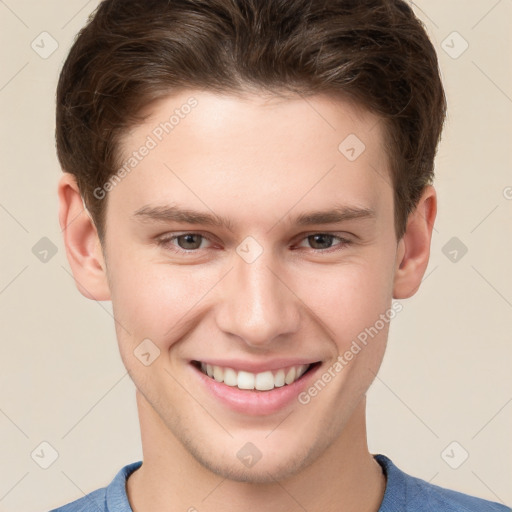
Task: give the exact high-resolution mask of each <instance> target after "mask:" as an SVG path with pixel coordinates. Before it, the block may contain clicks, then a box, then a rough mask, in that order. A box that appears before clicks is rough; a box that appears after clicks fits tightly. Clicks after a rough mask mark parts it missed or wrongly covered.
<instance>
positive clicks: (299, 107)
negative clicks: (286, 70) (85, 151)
mask: <svg viewBox="0 0 512 512" xmlns="http://www.w3.org/2000/svg"><path fill="white" fill-rule="evenodd" d="M147 114H148V115H147V117H146V119H145V121H144V123H142V124H140V125H138V126H136V127H134V128H133V129H132V130H131V131H130V132H129V133H127V134H126V136H125V137H124V138H123V140H122V143H121V146H120V150H121V151H120V156H121V161H122V164H126V165H125V170H126V171H127V172H125V173H124V174H125V177H124V178H123V179H122V180H119V181H118V184H117V185H116V186H115V189H114V190H112V192H110V197H109V202H110V201H112V203H114V204H117V207H120V208H123V209H124V212H125V213H126V214H132V213H133V212H135V211H136V210H138V209H140V208H141V207H143V206H146V205H162V206H163V205H166V204H169V203H170V202H182V201H186V202H187V203H189V204H190V205H191V206H192V205H193V206H194V207H200V208H201V209H203V210H205V209H210V210H212V209H213V210H215V211H217V210H219V209H220V208H221V207H222V208H223V211H225V212H226V213H230V212H228V211H227V210H231V213H233V214H236V215H237V216H238V217H239V218H240V217H241V216H243V215H244V214H246V215H247V218H248V219H249V218H251V217H252V218H253V220H254V215H255V213H256V212H258V215H260V216H264V215H265V212H263V211H262V210H261V207H263V208H266V209H267V210H268V209H272V208H274V209H275V211H279V212H284V211H286V210H288V209H290V208H292V207H294V204H297V206H301V207H304V209H305V210H308V209H310V208H309V207H311V208H313V207H317V206H318V204H319V202H321V201H322V200H324V201H325V202H329V201H331V200H332V202H336V203H337V204H347V205H348V206H355V207H362V208H365V207H366V208H372V209H373V208H374V206H377V207H378V205H379V203H381V202H383V201H386V200H389V199H390V198H391V197H392V191H391V188H390V179H389V169H388V158H387V155H386V151H385V148H384V138H383V133H382V129H383V124H382V123H380V122H379V118H378V117H377V116H375V115H374V114H372V113H370V112H368V111H367V110H365V109H363V108H361V107H359V106H357V105H355V104H353V103H350V102H348V101H347V100H343V99H341V98H336V97H333V96H330V95H314V96H308V97H304V96H299V95H290V94H289V95H287V96H278V95H270V94H256V93H250V94H249V93H246V94H244V95H243V96H242V95H235V94H216V93H212V92H207V91H201V90H182V91H180V92H179V93H176V94H173V95H172V96H169V97H166V98H164V99H161V100H159V101H158V102H155V103H154V104H152V105H151V108H150V109H149V110H148V112H147ZM142 153H143V155H142ZM299 203H300V205H299ZM259 205H260V206H261V207H260V208H259ZM205 207H207V208H205ZM241 207H242V209H241Z"/></svg>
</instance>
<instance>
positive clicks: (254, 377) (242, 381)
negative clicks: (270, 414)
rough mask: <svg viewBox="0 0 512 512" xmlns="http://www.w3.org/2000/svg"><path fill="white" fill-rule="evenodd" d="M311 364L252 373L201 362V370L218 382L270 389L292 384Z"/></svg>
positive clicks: (241, 386) (241, 387)
mask: <svg viewBox="0 0 512 512" xmlns="http://www.w3.org/2000/svg"><path fill="white" fill-rule="evenodd" d="M309 366H310V365H309V364H301V365H297V366H290V367H288V368H280V369H279V370H276V371H274V372H272V371H270V370H268V371H265V372H261V373H251V372H246V371H244V370H240V371H238V370H234V369H233V368H223V367H221V366H216V365H211V364H206V363H201V370H202V371H203V373H206V375H208V376H209V377H212V378H213V379H215V380H216V381H217V382H224V384H226V385H227V386H237V387H238V388H239V389H257V390H259V391H269V390H271V389H274V387H276V388H280V387H281V386H284V385H285V384H292V383H293V382H295V381H296V380H297V379H298V378H299V377H301V375H303V374H304V372H305V371H306V370H307V369H308V368H309Z"/></svg>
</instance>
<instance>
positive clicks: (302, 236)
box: [157, 231, 352, 252]
mask: <svg viewBox="0 0 512 512" xmlns="http://www.w3.org/2000/svg"><path fill="white" fill-rule="evenodd" d="M185 235H200V236H202V237H203V238H205V239H206V240H208V241H209V242H215V238H214V237H213V239H212V237H211V236H210V235H209V234H207V233H205V232H201V231H176V232H171V233H166V234H163V235H161V236H159V237H157V240H158V241H161V242H170V241H172V240H176V239H177V238H179V237H181V236H185ZM313 235H328V236H333V237H335V238H338V239H339V240H341V241H342V242H352V240H350V236H346V235H344V234H342V233H339V232H334V233H333V232H330V231H310V232H304V233H300V234H299V235H296V237H295V238H294V239H295V240H297V242H302V241H303V240H304V239H306V238H308V237H310V236H313ZM179 249H180V250H182V251H190V252H197V251H198V249H182V248H181V247H179Z"/></svg>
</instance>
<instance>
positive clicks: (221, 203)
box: [104, 90, 399, 482]
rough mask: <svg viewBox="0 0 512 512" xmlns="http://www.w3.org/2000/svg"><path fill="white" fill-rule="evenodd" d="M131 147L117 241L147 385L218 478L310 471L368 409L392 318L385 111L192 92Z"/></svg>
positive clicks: (126, 313)
mask: <svg viewBox="0 0 512 512" xmlns="http://www.w3.org/2000/svg"><path fill="white" fill-rule="evenodd" d="M192 98H193V99H192ZM185 105H188V107H185ZM173 112H174V113H175V116H174V119H171V121H169V119H170V116H171V114H172V113H173ZM166 122H167V123H168V124H167V125H166V124H165V123H166ZM363 144H364V146H363ZM142 147H146V148H148V149H147V150H144V149H141V148H142ZM122 152H123V153H122V156H123V161H125V162H128V164H127V167H126V169H129V171H127V170H126V169H125V171H126V172H125V173H124V174H126V175H125V176H123V177H122V179H120V180H118V182H117V183H113V182H112V184H111V185H110V186H108V187H107V189H108V190H109V192H108V207H107V215H106V225H107V230H106V231H107V233H106V242H105V246H104V254H105V258H106V265H107V272H108V283H109V287H110V293H111V300H112V304H113V309H114V314H115V319H116V331H117V337H118V343H119V348H120V352H121V356H122V359H123V362H124V364H125V366H126V368H127V369H128V371H129V372H130V375H131V377H132V379H133V381H134V383H135V385H136V387H137V389H138V391H139V392H140V393H141V396H142V397H143V400H145V401H146V402H147V404H148V406H149V407H150V408H151V410H152V411H154V412H156V414H157V415H158V416H159V418H160V419H161V420H162V425H163V426H164V428H165V429H168V433H169V436H173V437H175V438H176V439H177V440H179V441H180V442H181V443H182V444H183V445H184V446H185V447H186V448H187V449H188V451H189V452H190V453H191V454H192V455H193V456H194V457H195V459H196V460H197V461H199V462H200V463H201V464H202V465H203V466H205V467H207V468H209V469H211V470H212V471H214V472H215V473H217V474H219V475H222V476H224V477H229V478H233V479H235V480H241V481H260V482H263V481H271V480H272V479H273V478H283V477H284V476H286V475H290V474H293V473H295V472H297V471H299V470H300V469H301V468H304V467H306V466H307V465H308V464H311V462H312V461H314V460H315V459H316V458H317V457H319V456H320V454H321V453H322V452H323V451H324V450H325V449H326V448H327V447H328V446H329V445H331V444H332V443H334V442H335V441H336V440H337V439H339V438H340V436H342V434H343V432H344V428H345V427H346V425H347V424H348V423H349V422H350V421H351V419H353V414H354V411H358V410H360V408H358V405H360V404H361V402H362V400H364V394H365V393H366V391H367V389H368V387H369V385H370V384H371V382H372V380H373V378H374V376H375V374H376V373H377V371H378V368H379V365H380V363H381V360H382V357H383V354H384V349H385V344H386V339H387V334H388V326H389V319H390V318H392V316H393V315H394V310H393V308H392V297H393V282H394V276H395V272H396V269H397V268H398V264H399V262H398V256H397V240H396V236H395V231H394V221H393V191H392V188H391V186H390V185H389V183H390V179H389V178H388V177H389V169H388V159H387V156H386V152H385V149H384V147H383V133H382V130H381V125H380V124H379V123H378V120H377V118H376V117H374V116H373V115H371V114H370V113H368V112H365V111H362V110H360V109H358V108H356V107H355V106H353V105H351V104H349V103H347V102H344V101H341V100H339V99H336V100H335V99H333V98H329V97H327V96H313V97H309V98H307V99H303V98H300V97H288V98H286V99H285V98H277V97H263V96H259V95H250V94H248V95H246V96H244V97H243V98H242V97H237V96H229V95H214V94H212V93H207V92H203V91H195V90H194V91H192V90H188V91H184V92H180V94H177V95H174V96H172V97H169V98H166V99H165V100H161V101H160V102H158V103H157V104H155V105H153V107H152V110H151V115H150V116H149V117H148V118H147V120H146V121H145V122H144V124H142V125H140V126H137V127H136V128H134V129H133V130H132V131H131V132H130V133H129V134H127V136H126V137H125V138H124V140H123V141H122ZM134 152H135V153H134ZM130 158H134V159H135V160H130ZM122 174H123V173H122ZM369 332H371V335H370V334H369ZM365 333H366V337H365ZM363 339H365V343H364V342H363V341H362V340H363ZM356 346H357V347H359V348H356ZM350 354H352V356H350ZM205 371H206V373H210V374H211V376H208V375H207V374H205V373H204V372H205ZM304 372H305V373H304ZM254 386H256V388H259V389H250V388H252V387H254ZM315 390H316V391H315ZM247 443H251V444H247ZM260 456H261V458H260V459H259V460H258V461H257V463H256V464H254V465H253V466H252V467H250V466H251V464H252V462H251V461H252V460H253V459H254V460H256V459H258V457H260ZM251 457H252V459H251ZM245 462H247V463H245Z"/></svg>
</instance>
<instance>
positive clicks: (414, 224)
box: [393, 185, 437, 299]
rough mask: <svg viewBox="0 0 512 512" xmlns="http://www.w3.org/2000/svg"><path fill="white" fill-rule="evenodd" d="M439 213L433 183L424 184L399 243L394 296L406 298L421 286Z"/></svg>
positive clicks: (395, 297)
mask: <svg viewBox="0 0 512 512" xmlns="http://www.w3.org/2000/svg"><path fill="white" fill-rule="evenodd" d="M436 213H437V197H436V191H435V189H434V187H432V186H431V185H429V186H427V187H425V189H424V191H423V194H422V196H421V198H420V200H419V201H418V205H417V206H416V209H415V210H414V211H413V212H412V213H411V214H410V215H409V218H408V220H407V227H406V230H405V233H404V236H403V237H402V239H401V240H400V241H399V243H398V248H397V256H396V268H395V278H394V286H393V298H394V299H407V298H409V297H411V296H412V295H414V294H415V293H416V292H417V290H418V288H419V287H420V284H421V280H422V279H423V275H424V274H425V271H426V269H427V265H428V261H429V257H430V242H431V239H432V230H433V228H434V221H435V218H436Z"/></svg>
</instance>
